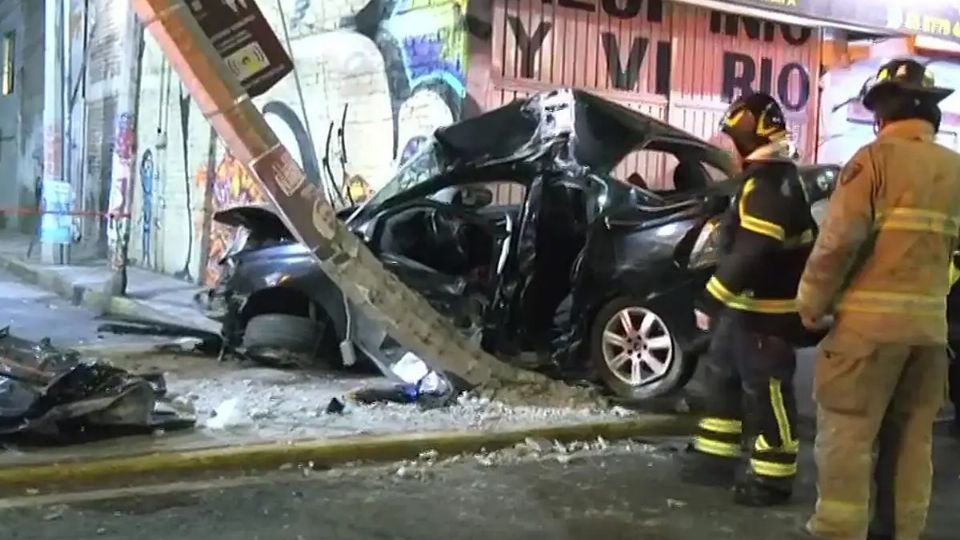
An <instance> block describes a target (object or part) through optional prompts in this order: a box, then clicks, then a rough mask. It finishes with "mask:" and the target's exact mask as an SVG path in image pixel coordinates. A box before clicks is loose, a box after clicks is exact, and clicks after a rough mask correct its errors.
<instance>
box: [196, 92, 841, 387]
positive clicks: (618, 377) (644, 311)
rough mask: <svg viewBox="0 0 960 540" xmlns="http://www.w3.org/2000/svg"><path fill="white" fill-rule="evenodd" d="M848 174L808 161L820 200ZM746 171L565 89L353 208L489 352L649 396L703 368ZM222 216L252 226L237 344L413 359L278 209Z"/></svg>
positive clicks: (459, 137)
mask: <svg viewBox="0 0 960 540" xmlns="http://www.w3.org/2000/svg"><path fill="white" fill-rule="evenodd" d="M671 165H672V166H671ZM625 171H630V172H629V173H625ZM836 173H837V169H836V167H832V166H805V167H804V168H803V170H802V175H803V177H804V178H803V179H804V185H805V187H806V188H807V191H808V195H809V198H810V200H811V202H812V203H814V204H823V203H824V202H825V201H826V199H827V198H828V197H829V194H830V192H831V191H832V189H833V182H834V180H835V177H836ZM627 174H630V176H631V180H630V181H629V183H628V182H627V181H626V178H625V176H626V175H627ZM617 175H620V176H624V178H622V179H620V178H617ZM638 177H639V178H638ZM741 181H742V178H741V177H738V176H737V174H736V171H735V170H734V166H733V164H732V162H731V160H730V156H729V154H728V153H727V152H725V151H723V150H721V149H720V148H718V147H716V146H714V145H711V144H709V143H707V142H705V141H703V140H701V139H699V138H697V137H695V136H693V135H691V134H689V133H686V132H684V131H682V130H680V129H678V128H676V127H673V126H671V125H668V124H666V123H664V122H661V121H659V120H657V119H655V118H652V117H649V116H646V115H644V114H642V113H640V112H638V111H635V110H632V109H629V108H626V107H623V106H621V105H618V104H615V103H613V102H610V101H607V100H604V99H602V98H600V97H597V96H594V95H592V94H589V93H586V92H582V91H576V90H556V91H552V92H546V93H541V94H537V95H534V96H532V97H530V98H528V99H525V100H519V101H515V102H513V103H511V104H508V105H506V106H504V107H501V108H499V109H496V110H493V111H490V112H487V113H485V114H482V115H479V116H477V117H474V118H471V119H468V120H464V121H462V122H459V123H456V124H453V125H451V126H448V127H444V128H441V129H439V130H437V131H436V132H435V134H434V136H433V138H432V139H431V140H430V141H429V142H428V143H426V144H425V146H424V147H423V148H422V149H421V151H420V152H419V153H418V154H417V155H416V156H415V157H413V158H412V159H411V160H410V161H409V162H407V163H406V164H405V165H404V166H402V167H401V168H400V169H399V170H398V172H397V173H396V175H395V176H394V177H393V178H392V179H391V180H390V181H389V182H388V183H387V184H386V185H385V186H384V187H383V188H382V189H380V190H379V191H378V192H376V193H375V194H374V195H373V197H372V198H371V199H370V200H369V201H367V202H366V203H365V204H364V205H363V206H361V207H360V208H358V209H355V210H350V211H344V212H342V213H341V218H343V219H344V220H345V222H346V223H347V226H348V228H349V229H350V230H351V231H353V232H354V233H355V234H357V235H358V236H359V237H360V238H362V239H363V241H364V242H365V243H366V245H367V246H369V247H370V249H371V250H372V251H373V253H374V254H375V255H376V256H377V257H378V258H379V260H381V261H382V262H383V264H384V265H385V266H386V267H387V268H388V269H389V270H391V271H392V272H394V273H395V274H396V275H397V276H398V277H399V278H400V279H401V280H402V281H403V282H405V283H406V284H407V285H409V286H410V287H412V288H413V289H415V290H417V291H419V292H420V293H421V294H423V296H424V297H425V298H426V299H427V300H428V301H430V302H431V304H433V305H434V307H435V308H436V309H437V310H439V311H440V312H441V313H443V314H445V315H447V316H448V317H449V318H450V320H451V321H452V322H453V323H454V324H455V325H457V326H458V327H459V328H460V329H462V330H463V331H464V332H465V333H466V334H468V335H469V336H471V337H473V338H475V339H476V340H478V341H479V343H480V344H481V346H482V347H483V348H484V349H485V350H487V351H488V352H490V353H492V354H494V355H496V356H497V357H499V358H501V359H503V360H504V361H508V362H512V363H515V364H518V365H521V366H522V367H527V368H533V369H538V370H541V371H545V372H548V373H550V374H552V375H554V376H556V377H561V378H564V379H576V380H583V379H586V380H589V381H592V382H600V383H602V384H603V385H604V386H606V387H607V388H608V389H609V390H610V391H612V392H613V393H615V394H617V395H619V396H621V397H624V398H628V399H644V398H648V397H654V396H659V395H662V394H665V393H667V392H670V391H672V390H674V389H676V388H678V387H680V386H682V385H684V384H685V383H686V381H687V380H688V379H689V377H690V376H691V375H692V373H693V369H694V367H695V365H696V361H697V356H698V354H699V352H700V350H701V349H702V344H703V343H704V336H703V335H702V334H701V333H700V331H699V330H697V329H696V325H695V323H694V319H693V302H694V298H695V297H696V296H697V295H698V294H700V292H701V291H702V290H703V288H704V285H705V283H706V281H707V279H708V278H709V277H710V275H711V273H712V268H713V265H714V263H715V252H714V244H715V240H716V238H715V237H716V236H717V234H718V227H717V226H716V225H717V222H718V216H719V215H720V214H722V213H723V212H724V211H725V210H726V209H727V208H728V207H729V204H730V201H731V199H732V195H733V194H734V193H735V192H736V190H737V186H738V185H739V182H741ZM215 219H216V220H217V221H218V222H220V223H222V224H225V225H228V226H231V227H236V228H237V229H238V231H239V232H238V236H237V240H236V242H235V243H234V245H233V247H232V248H231V249H230V250H229V251H228V252H227V254H226V256H225V257H224V259H223V261H222V265H223V273H222V276H221V278H220V280H219V282H218V283H217V284H216V286H215V287H214V288H212V289H211V290H209V291H208V292H207V293H206V294H205V295H204V297H203V298H202V301H203V303H204V305H205V307H206V309H207V310H208V313H209V315H210V316H211V317H214V318H217V319H218V320H221V321H223V333H224V338H225V342H226V343H228V344H233V345H235V346H238V347H241V346H242V347H245V348H250V347H288V348H293V349H296V350H300V351H307V352H309V353H315V354H318V355H325V356H326V357H327V358H331V357H332V358H337V359H342V361H343V363H345V364H352V363H354V362H355V361H356V358H357V357H359V358H362V359H363V360H364V361H365V360H368V359H369V360H370V361H372V362H373V363H374V364H376V365H377V366H378V367H379V368H380V369H381V370H382V371H383V372H384V373H385V374H387V375H393V376H395V373H394V372H393V370H392V368H393V366H395V365H396V364H397V362H399V361H400V359H401V358H402V357H403V356H404V354H406V353H407V352H408V351H405V350H403V349H402V348H400V347H399V345H398V344H397V343H396V342H395V341H394V340H392V339H391V338H390V337H389V336H387V335H386V333H385V332H384V331H383V329H382V327H381V326H380V325H378V324H376V323H375V322H373V321H370V320H368V319H367V318H366V317H365V316H364V315H363V313H361V312H360V310H358V309H354V308H353V307H352V306H351V305H350V303H349V302H348V301H347V300H346V299H345V298H344V296H343V295H342V294H341V293H340V291H339V290H338V289H337V287H336V286H335V285H334V284H333V283H332V281H330V279H329V278H327V276H326V275H325V274H324V273H323V272H322V271H321V270H320V267H319V265H318V264H317V263H316V262H315V261H314V259H313V258H312V256H311V254H310V253H309V252H307V250H306V249H305V248H304V247H303V246H301V245H300V244H298V243H297V242H296V241H295V240H294V239H293V238H292V235H291V234H290V232H289V231H288V230H287V229H286V227H285V226H284V225H283V223H282V221H281V220H280V219H279V218H278V217H277V215H276V213H274V211H273V210H272V209H271V208H270V207H269V206H267V205H259V206H240V207H235V208H230V209H227V210H224V211H221V212H219V213H218V214H216V216H215ZM358 351H359V353H360V354H359V355H358V354H356V353H357V352H358ZM424 360H426V361H427V362H428V363H429V359H424Z"/></svg>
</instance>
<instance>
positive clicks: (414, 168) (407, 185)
mask: <svg viewBox="0 0 960 540" xmlns="http://www.w3.org/2000/svg"><path fill="white" fill-rule="evenodd" d="M443 164H444V162H443V159H442V156H441V153H440V147H439V145H438V144H437V143H436V141H430V142H428V143H426V144H425V145H424V146H423V148H422V149H421V150H420V152H419V153H417V154H416V155H414V156H413V158H411V159H410V161H408V162H407V163H406V164H404V165H403V166H402V167H400V169H399V170H398V171H397V173H396V175H394V177H393V178H392V179H390V181H389V182H387V183H386V185H384V186H383V187H382V188H380V190H379V191H377V192H376V193H375V194H374V195H373V197H371V198H370V200H369V201H367V203H366V204H365V205H363V207H362V208H366V207H371V208H372V207H376V206H379V205H381V204H383V203H384V201H386V200H388V199H390V198H392V197H393V196H395V195H397V194H398V193H402V192H404V191H407V190H409V189H411V188H413V187H416V186H418V185H420V184H423V183H424V182H427V181H428V180H430V179H432V178H435V177H436V176H437V175H438V174H440V172H441V171H442V170H443Z"/></svg>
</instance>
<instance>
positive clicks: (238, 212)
mask: <svg viewBox="0 0 960 540" xmlns="http://www.w3.org/2000/svg"><path fill="white" fill-rule="evenodd" d="M353 211H354V208H352V207H351V208H344V209H342V210H339V211H338V212H337V217H338V218H340V219H346V218H347V216H349V215H350V213H351V212H353ZM213 220H214V221H216V222H217V223H222V224H224V225H227V226H228V227H244V228H247V229H250V230H251V231H255V232H258V233H262V234H263V235H265V236H272V237H276V238H293V235H292V234H291V233H290V229H289V228H288V227H287V226H286V224H285V223H284V222H283V219H282V218H281V217H280V214H279V213H277V210H276V209H275V208H274V207H273V205H272V204H270V203H254V204H238V205H236V206H231V207H230V208H225V209H223V210H220V211H219V212H216V213H214V214H213Z"/></svg>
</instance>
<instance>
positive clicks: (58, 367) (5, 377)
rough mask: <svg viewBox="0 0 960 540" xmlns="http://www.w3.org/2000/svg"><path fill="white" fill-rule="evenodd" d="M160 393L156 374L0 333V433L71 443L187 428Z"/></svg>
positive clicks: (183, 416) (186, 418)
mask: <svg viewBox="0 0 960 540" xmlns="http://www.w3.org/2000/svg"><path fill="white" fill-rule="evenodd" d="M165 394H166V384H165V382H164V380H163V377H162V376H160V375H157V374H151V375H150V376H137V375H134V374H131V373H128V372H126V371H124V370H122V369H119V368H115V367H112V366H109V365H107V364H103V363H98V362H88V361H83V360H82V359H81V357H80V355H79V353H77V352H76V351H61V350H59V349H57V348H55V347H53V346H52V345H51V344H50V343H49V341H48V340H44V341H42V342H40V343H33V342H29V341H25V340H21V339H17V338H14V337H12V336H4V337H3V338H0V439H7V440H16V441H30V442H34V441H46V442H58V443H70V442H80V441H83V440H89V439H91V438H97V437H103V436H110V435H124V434H132V433H151V432H152V431H154V430H156V429H167V430H169V429H182V428H187V427H191V426H192V425H193V423H194V418H193V417H192V416H191V415H190V414H188V413H185V412H183V411H177V410H176V409H174V408H172V407H170V406H168V405H167V404H165V403H164V397H165Z"/></svg>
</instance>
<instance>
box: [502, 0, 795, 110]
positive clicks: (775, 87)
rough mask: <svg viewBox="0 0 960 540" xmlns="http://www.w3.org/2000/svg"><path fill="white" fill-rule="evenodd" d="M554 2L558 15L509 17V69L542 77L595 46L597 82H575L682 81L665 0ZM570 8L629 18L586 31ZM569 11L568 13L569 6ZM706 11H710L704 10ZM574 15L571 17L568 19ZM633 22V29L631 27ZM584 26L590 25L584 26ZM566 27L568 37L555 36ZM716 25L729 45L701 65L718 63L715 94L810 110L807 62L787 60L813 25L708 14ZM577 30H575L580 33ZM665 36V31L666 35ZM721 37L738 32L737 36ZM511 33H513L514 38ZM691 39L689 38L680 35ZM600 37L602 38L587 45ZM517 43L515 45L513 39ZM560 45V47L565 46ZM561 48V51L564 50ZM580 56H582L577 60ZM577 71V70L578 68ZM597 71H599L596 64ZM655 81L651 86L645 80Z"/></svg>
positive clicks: (664, 89)
mask: <svg viewBox="0 0 960 540" xmlns="http://www.w3.org/2000/svg"><path fill="white" fill-rule="evenodd" d="M542 2H543V3H545V4H553V5H554V7H555V11H554V14H553V15H551V14H550V13H544V12H543V11H533V13H530V14H527V13H523V12H522V11H519V10H518V11H517V12H514V13H511V12H509V11H508V13H507V15H506V28H507V32H508V34H509V36H508V40H507V44H506V47H507V50H509V49H510V46H511V45H512V46H513V47H514V51H512V52H511V53H509V54H507V55H506V62H507V64H509V65H507V66H505V73H515V74H516V76H518V77H519V78H522V79H533V80H538V79H539V80H542V79H543V78H544V76H545V73H544V72H546V71H548V70H550V69H551V67H550V66H551V65H552V64H553V62H555V61H558V60H557V59H558V58H559V57H560V56H563V58H562V61H563V62H565V63H569V64H570V65H576V64H579V63H581V62H589V63H592V62H594V60H593V59H592V58H590V57H591V56H593V53H592V52H590V51H594V50H595V51H596V54H597V56H598V58H597V60H596V64H597V66H596V70H595V73H596V74H597V76H596V78H592V79H593V80H590V81H584V82H586V84H584V82H581V81H573V82H574V85H576V86H587V87H596V88H599V89H606V88H611V89H616V90H621V91H628V92H645V93H650V94H659V95H663V96H667V95H668V94H669V93H670V92H671V90H674V91H676V90H681V89H678V88H674V86H673V85H674V84H676V79H678V78H681V77H680V76H678V75H677V74H676V73H675V70H674V66H673V65H672V64H673V61H674V59H673V43H672V41H671V40H670V39H657V38H667V37H668V36H669V34H667V33H666V32H664V31H663V26H664V25H663V24H662V23H663V22H664V18H665V15H664V5H663V2H662V0H620V1H613V0H590V1H588V0H542ZM562 9H565V10H578V11H582V12H588V13H602V14H605V15H608V16H609V17H610V18H616V19H621V20H624V21H626V20H629V21H630V23H632V24H630V26H629V27H627V24H628V23H626V22H624V23H623V25H622V26H616V25H604V24H602V23H601V24H597V29H596V30H591V31H587V32H583V29H581V28H580V27H579V26H578V27H574V28H571V25H570V23H569V22H567V23H566V24H564V23H563V21H562V19H561V17H564V15H561V13H563V11H561V10H562ZM568 13H569V11H568ZM699 13H700V15H697V16H706V15H707V13H706V12H699ZM567 20H569V19H567ZM624 28H629V31H624ZM584 29H585V28H584ZM558 31H562V32H565V35H563V36H560V35H557V36H553V35H552V33H554V32H558ZM709 31H710V34H712V35H713V36H716V38H717V39H716V40H715V41H714V42H715V43H718V44H719V43H723V45H721V46H718V47H717V48H715V49H709V48H708V49H705V52H707V56H706V57H703V58H697V59H696V61H697V62H698V64H700V63H702V64H700V65H704V66H707V65H712V66H719V67H720V69H721V70H722V75H720V76H719V77H712V78H709V79H706V78H704V79H703V80H704V81H708V84H711V85H715V86H714V95H718V96H720V97H722V99H724V100H725V101H730V100H731V99H733V98H735V97H737V96H739V95H743V94H749V93H752V92H756V91H762V92H767V93H769V94H772V95H773V96H774V97H776V98H777V99H778V100H779V101H780V102H781V103H783V105H784V108H786V109H787V110H789V111H800V110H803V109H805V108H806V106H807V104H808V103H809V102H810V96H811V77H810V73H809V71H808V67H807V66H805V65H804V64H802V63H799V62H795V61H786V60H785V59H786V58H796V55H795V54H788V53H786V51H791V50H801V49H806V48H808V47H809V44H810V43H809V42H810V40H811V39H813V30H811V29H810V28H801V27H796V26H790V25H786V24H780V23H774V22H769V21H762V20H759V19H754V18H750V17H741V16H738V15H732V14H725V13H721V12H709ZM574 32H576V33H574ZM665 34H666V35H665ZM721 37H732V38H736V39H735V40H733V41H732V42H730V40H726V39H721ZM509 38H512V39H509ZM680 38H681V39H688V36H681V37H680ZM586 40H597V42H595V44H587V43H584V42H585V41H586ZM511 42H512V43H511ZM748 42H762V43H769V44H770V46H769V48H767V47H760V48H755V47H750V48H749V49H747V48H746V47H744V45H746V43H748ZM563 43H577V46H576V48H575V49H569V50H568V49H565V48H561V47H562V44H563ZM558 49H560V50H558ZM745 49H746V50H758V51H759V54H757V53H754V54H753V55H750V54H745V53H744V52H742V51H743V50H745ZM558 53H559V54H558ZM573 55H576V57H575V58H570V57H572V56H573ZM677 67H681V68H683V69H689V66H677ZM574 70H576V68H574ZM590 71H593V70H590ZM644 81H649V82H648V83H647V85H646V87H643V86H642V82H644Z"/></svg>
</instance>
